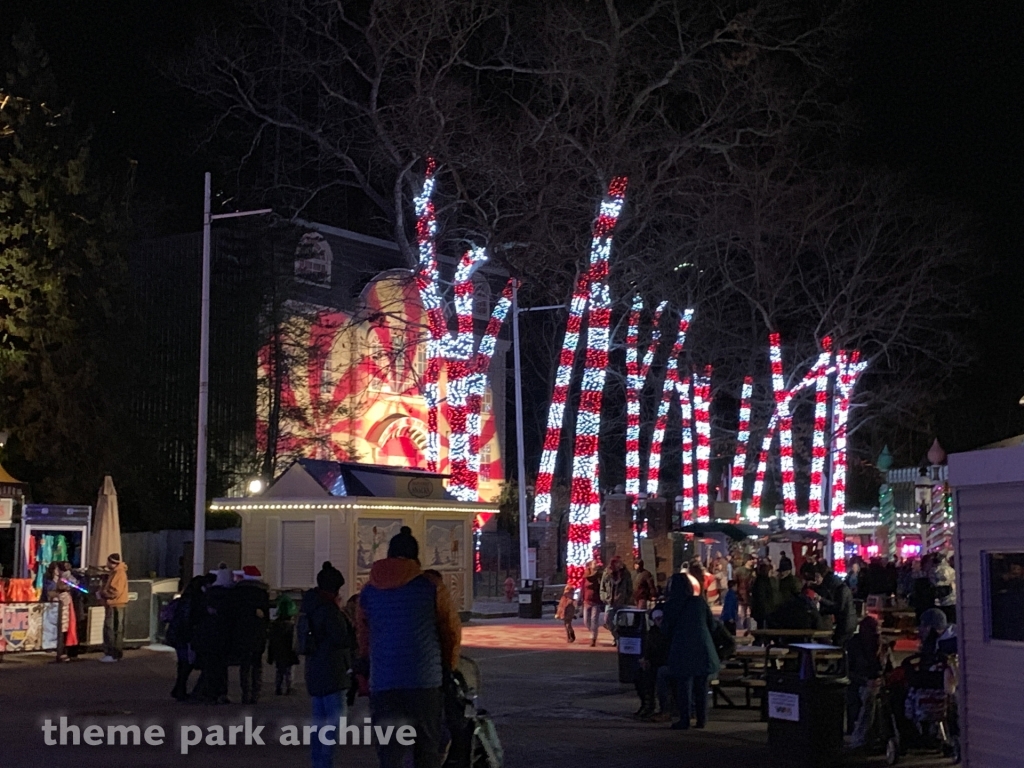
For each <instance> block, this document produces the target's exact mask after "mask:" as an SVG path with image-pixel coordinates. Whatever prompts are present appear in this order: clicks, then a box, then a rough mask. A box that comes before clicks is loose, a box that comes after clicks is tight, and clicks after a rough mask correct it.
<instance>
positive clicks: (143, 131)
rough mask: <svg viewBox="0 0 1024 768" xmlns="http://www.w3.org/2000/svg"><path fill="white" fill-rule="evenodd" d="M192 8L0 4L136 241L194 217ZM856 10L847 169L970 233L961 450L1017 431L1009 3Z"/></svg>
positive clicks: (1021, 298) (955, 424)
mask: <svg viewBox="0 0 1024 768" xmlns="http://www.w3.org/2000/svg"><path fill="white" fill-rule="evenodd" d="M205 5H206V4H201V3H197V2H194V0H185V1H183V0H178V1H177V2H174V3H166V2H153V1H148V2H147V1H146V0H135V1H133V2H125V1H124V0H112V1H110V2H104V3H88V2H70V1H68V0H63V1H49V2H24V0H20V1H19V2H13V1H12V0H0V30H3V34H4V35H5V36H8V35H9V34H10V33H12V32H13V31H14V30H15V29H16V28H17V27H18V26H19V22H20V21H21V20H22V19H23V18H25V17H28V18H30V19H31V20H32V21H33V22H34V24H35V25H36V28H37V36H38V38H39V40H40V42H41V44H42V45H43V46H44V47H45V48H46V49H47V50H48V51H49V52H50V54H51V56H52V57H53V62H54V66H55V69H56V71H57V74H58V77H59V79H60V82H61V85H62V87H63V88H64V90H65V92H66V93H67V94H68V95H69V96H70V97H71V98H72V99H73V100H74V102H75V114H76V116H77V120H78V121H79V122H80V123H81V124H88V125H91V126H92V128H93V132H94V133H93V149H94V154H95V156H96V159H97V160H98V161H99V162H100V163H101V165H102V167H103V168H104V170H106V171H107V172H110V173H125V174H127V173H129V170H130V168H132V167H134V169H135V170H134V173H135V177H134V190H135V191H134V194H135V195H136V196H137V197H136V201H137V202H138V203H139V206H138V211H139V213H138V214H137V219H136V221H135V223H136V225H137V226H139V227H140V229H141V230H144V231H145V232H146V234H149V235H152V234H160V233H162V232H170V231H182V230H184V229H191V228H193V227H197V226H198V223H199V220H200V205H201V184H202V181H201V180H202V171H203V170H204V169H205V166H206V165H207V164H208V160H209V158H205V157H203V155H202V151H201V150H198V151H197V149H196V137H197V135H198V134H199V133H200V132H201V130H202V129H203V128H204V127H205V119H204V118H205V116H204V112H203V108H202V107H201V106H200V105H197V104H196V103H194V101H192V100H191V99H190V97H189V96H188V94H186V93H183V92H181V91H179V90H177V89H175V88H174V87H173V86H172V85H171V84H170V83H169V82H168V81H167V80H166V79H165V78H164V77H163V76H162V74H161V73H160V71H159V66H160V65H159V62H160V61H161V60H162V59H163V58H164V57H165V56H167V55H168V54H174V53H175V52H177V51H179V50H181V48H182V46H184V45H186V44H187V42H188V41H189V39H190V38H191V36H192V35H194V34H195V31H196V24H197V22H196V18H197V13H196V12H197V11H198V9H199V8H202V7H205ZM867 6H868V10H869V13H870V18H869V25H868V26H869V28H870V31H869V34H868V35H867V37H866V39H865V40H864V41H863V44H862V45H861V46H859V47H858V50H857V57H856V61H855V66H854V82H853V92H854V95H855V100H856V101H857V102H859V107H860V109H861V111H862V114H863V117H864V120H865V126H864V128H865V130H864V132H863V135H862V138H861V139H860V140H859V141H858V142H857V144H856V146H855V153H856V160H858V161H859V162H862V163H865V164H869V165H872V164H884V165H887V166H889V167H891V168H894V169H899V170H903V171H905V172H907V173H909V174H910V175H911V176H912V177H913V178H914V179H915V180H916V181H917V183H918V184H919V185H920V187H921V188H922V189H923V190H926V191H927V192H929V193H931V194H934V195H936V196H939V197H942V198H946V199H950V200H953V201H956V202H957V203H958V204H960V205H962V206H964V207H965V208H967V209H969V210H971V211H973V212H974V214H976V216H977V217H978V221H979V225H980V229H981V232H982V233H983V234H982V248H983V249H984V253H983V262H984V269H983V270H982V272H983V274H982V275H981V277H980V278H979V280H978V281H977V284H976V285H975V286H972V287H971V288H969V290H972V291H974V292H976V294H977V295H976V300H977V303H978V306H979V314H978V316H977V318H975V320H973V321H972V323H971V327H970V329H969V332H970V333H971V335H972V339H973V340H974V343H975V346H976V349H977V359H976V362H975V363H974V365H972V367H971V368H970V369H969V370H967V371H966V372H965V374H964V375H963V376H962V377H961V380H960V385H959V387H958V389H957V390H956V391H951V392H950V393H949V399H948V402H947V404H946V406H944V407H943V408H942V409H941V410H940V412H938V413H937V414H936V429H937V433H938V436H939V438H940V439H941V441H942V442H943V444H944V445H945V447H946V448H947V449H948V450H950V451H954V450H963V449H969V448H974V447H977V446H979V445H982V444H985V443H987V442H991V441H994V440H999V439H1002V438H1005V437H1008V436H1011V435H1015V434H1019V433H1021V432H1024V407H1021V406H1020V405H1019V404H1018V400H1019V399H1020V398H1021V396H1022V395H1024V261H1022V258H1021V253H1022V244H1024V227H1022V221H1024V155H1022V152H1021V147H1022V146H1024V56H1022V46H1021V42H1020V41H1021V36H1022V32H1024V3H1020V2H1019V0H1002V1H999V0H986V2H969V3H964V2H962V0H961V1H960V2H947V1H946V0H942V1H941V2H938V1H937V0H899V1H898V2H893V1H892V0H881V1H879V2H871V3H867ZM949 290H951V291H959V290H965V288H964V287H962V286H959V285H955V284H951V285H950V286H949ZM926 447H927V446H924V448H922V451H921V452H922V454H923V452H924V449H925V448H926ZM908 458H910V459H911V460H916V459H914V458H913V457H908Z"/></svg>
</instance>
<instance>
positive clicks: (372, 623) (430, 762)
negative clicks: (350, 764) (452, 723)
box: [356, 526, 462, 768]
mask: <svg viewBox="0 0 1024 768" xmlns="http://www.w3.org/2000/svg"><path fill="white" fill-rule="evenodd" d="M356 634H357V638H358V643H359V655H360V657H361V659H368V660H369V668H370V714H371V715H372V717H373V724H374V725H375V726H379V727H381V728H384V729H386V728H388V727H389V726H393V727H398V726H399V725H411V726H413V727H414V728H415V729H416V742H415V744H414V745H413V746H411V747H409V746H403V745H401V744H399V743H397V741H395V740H392V742H390V743H388V744H382V745H379V746H378V747H377V755H378V758H379V760H380V764H381V766H382V768H383V767H385V766H394V765H402V764H403V762H404V761H405V758H406V756H407V753H411V757H412V763H413V766H414V768H437V765H438V755H439V754H440V748H441V723H442V711H443V707H442V702H443V696H442V688H441V686H442V683H443V680H444V675H445V672H450V671H451V670H453V669H455V667H456V666H457V665H458V661H459V646H460V645H461V643H462V625H461V623H460V621H459V617H458V613H457V612H456V609H455V606H454V605H453V603H452V598H451V593H450V592H449V591H448V588H447V587H446V586H445V585H444V584H443V583H442V580H441V579H440V578H439V577H438V575H437V574H436V573H424V571H423V570H422V569H421V568H420V563H419V542H417V541H416V537H415V536H413V535H412V530H411V529H410V528H409V527H408V526H402V528H401V530H400V531H399V532H398V533H397V534H396V535H395V536H393V537H392V539H391V541H390V543H389V544H388V556H387V557H386V558H384V559H383V560H378V561H377V562H375V563H374V564H373V566H372V567H371V569H370V577H369V579H368V580H367V582H366V584H365V585H364V586H363V589H362V591H361V592H360V593H359V605H358V608H357V611H356Z"/></svg>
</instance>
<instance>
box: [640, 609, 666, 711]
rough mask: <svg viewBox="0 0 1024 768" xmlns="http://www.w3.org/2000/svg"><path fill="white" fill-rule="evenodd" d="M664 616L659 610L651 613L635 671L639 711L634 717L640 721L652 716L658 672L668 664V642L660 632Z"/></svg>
mask: <svg viewBox="0 0 1024 768" xmlns="http://www.w3.org/2000/svg"><path fill="white" fill-rule="evenodd" d="M664 616H665V613H664V611H662V610H661V609H660V608H657V609H655V610H654V611H652V612H651V626H650V627H649V628H648V630H647V638H646V640H645V642H644V652H643V656H642V657H641V658H640V667H639V669H638V670H637V675H636V681H635V683H636V694H637V696H639V697H640V709H638V710H637V711H636V714H635V715H634V716H635V717H637V718H640V719H641V720H643V719H646V718H649V717H652V716H653V715H654V712H655V710H654V705H655V692H656V690H657V681H658V670H659V669H661V668H662V667H664V666H665V665H666V664H667V663H668V649H669V642H668V638H667V637H666V636H665V633H664V632H662V630H661V622H662V620H663V618H664ZM663 704H664V702H663ZM664 709H665V710H666V711H667V709H668V707H667V706H666V707H664Z"/></svg>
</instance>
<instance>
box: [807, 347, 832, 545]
mask: <svg viewBox="0 0 1024 768" xmlns="http://www.w3.org/2000/svg"><path fill="white" fill-rule="evenodd" d="M821 346H822V349H823V350H824V352H823V353H822V354H821V355H820V356H819V357H818V362H817V363H816V364H815V366H814V368H812V369H811V371H810V373H809V374H808V376H810V377H813V378H814V432H813V435H812V438H811V482H810V488H809V490H808V499H807V527H808V528H810V529H811V530H812V531H816V530H818V529H819V528H821V526H822V519H821V501H822V488H823V485H824V474H825V454H826V450H825V430H826V427H827V426H828V425H827V421H828V384H829V376H828V374H827V373H826V369H827V367H828V364H829V362H830V361H831V359H832V339H831V338H829V337H828V336H826V337H825V338H824V339H822V342H821Z"/></svg>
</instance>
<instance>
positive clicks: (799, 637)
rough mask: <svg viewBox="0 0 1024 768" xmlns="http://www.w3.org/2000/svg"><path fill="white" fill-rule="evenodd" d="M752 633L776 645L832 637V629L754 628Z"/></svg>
mask: <svg viewBox="0 0 1024 768" xmlns="http://www.w3.org/2000/svg"><path fill="white" fill-rule="evenodd" d="M750 634H752V635H753V636H754V637H755V638H757V639H758V640H766V641H767V642H768V643H769V644H775V645H789V644H790V643H810V642H813V641H815V640H829V639H831V638H832V630H831V629H754V630H751V632H750Z"/></svg>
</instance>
